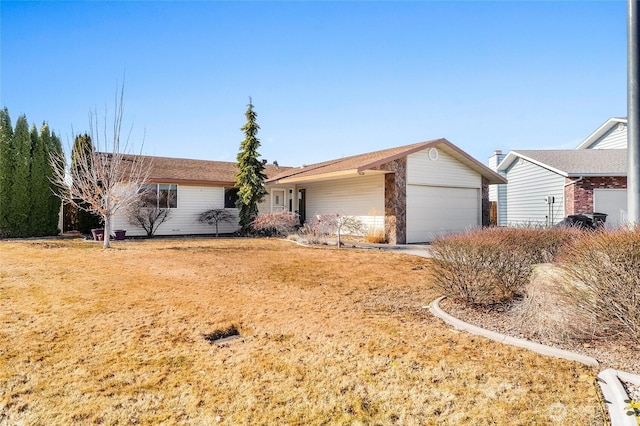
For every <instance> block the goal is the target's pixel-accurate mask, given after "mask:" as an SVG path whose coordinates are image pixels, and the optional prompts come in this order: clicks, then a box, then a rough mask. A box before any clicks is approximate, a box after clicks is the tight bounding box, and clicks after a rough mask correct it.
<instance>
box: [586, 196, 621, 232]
mask: <svg viewBox="0 0 640 426" xmlns="http://www.w3.org/2000/svg"><path fill="white" fill-rule="evenodd" d="M593 211H594V212H597V213H605V214H606V215H607V222H606V225H607V227H608V228H618V227H620V226H622V225H624V224H626V223H627V220H628V218H627V190H626V189H594V190H593Z"/></svg>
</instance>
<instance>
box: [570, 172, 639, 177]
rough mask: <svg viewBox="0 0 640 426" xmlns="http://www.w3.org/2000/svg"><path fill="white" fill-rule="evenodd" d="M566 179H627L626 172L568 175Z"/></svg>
mask: <svg viewBox="0 0 640 426" xmlns="http://www.w3.org/2000/svg"><path fill="white" fill-rule="evenodd" d="M566 177H569V178H581V177H627V173H626V172H614V173H606V172H604V173H603V172H601V173H568V174H567V176H566Z"/></svg>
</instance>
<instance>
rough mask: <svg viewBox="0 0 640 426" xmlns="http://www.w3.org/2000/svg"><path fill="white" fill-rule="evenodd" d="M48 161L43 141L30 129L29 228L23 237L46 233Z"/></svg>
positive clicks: (34, 129)
mask: <svg viewBox="0 0 640 426" xmlns="http://www.w3.org/2000/svg"><path fill="white" fill-rule="evenodd" d="M48 164H49V159H48V155H47V150H46V147H45V145H44V141H43V140H42V138H41V137H40V134H39V133H38V129H36V126H35V125H33V126H32V127H31V169H30V172H29V192H30V198H29V202H30V206H29V228H28V230H27V234H26V235H25V236H28V237H32V236H42V235H46V231H47V222H48V218H47V214H48V209H47V199H48V197H49V180H48V179H47V168H48Z"/></svg>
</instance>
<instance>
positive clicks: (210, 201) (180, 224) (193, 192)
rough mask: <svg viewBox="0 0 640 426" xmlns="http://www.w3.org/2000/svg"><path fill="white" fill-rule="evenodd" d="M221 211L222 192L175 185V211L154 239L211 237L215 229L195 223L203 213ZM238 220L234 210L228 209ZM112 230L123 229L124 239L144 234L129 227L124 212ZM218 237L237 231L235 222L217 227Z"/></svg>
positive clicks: (216, 189)
mask: <svg viewBox="0 0 640 426" xmlns="http://www.w3.org/2000/svg"><path fill="white" fill-rule="evenodd" d="M221 208H224V188H222V187H212V186H195V185H178V207H177V208H175V209H170V213H169V218H168V219H167V220H166V221H165V222H164V223H163V224H161V225H160V226H159V227H158V230H157V231H156V234H155V235H190V234H214V233H215V226H214V225H207V224H204V223H200V222H198V215H199V214H200V213H202V212H203V211H205V210H210V209H221ZM228 210H230V211H231V212H233V214H234V215H236V217H237V210H236V209H228ZM114 219H115V220H114V227H113V229H126V230H127V235H130V236H145V235H146V233H145V231H144V230H143V229H142V228H140V227H137V226H135V225H132V224H130V223H128V221H127V218H126V215H125V212H123V211H119V212H118V214H117V215H116V217H115V218H114ZM218 227H219V231H220V233H221V234H224V233H232V232H235V231H237V230H238V220H237V219H236V220H234V221H233V222H231V223H227V222H224V223H220V224H219V226H218Z"/></svg>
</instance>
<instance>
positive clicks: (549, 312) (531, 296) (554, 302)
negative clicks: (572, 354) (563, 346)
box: [510, 263, 599, 342]
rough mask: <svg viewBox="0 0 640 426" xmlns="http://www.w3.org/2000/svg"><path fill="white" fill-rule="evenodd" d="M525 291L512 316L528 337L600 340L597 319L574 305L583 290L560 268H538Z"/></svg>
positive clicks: (560, 339)
mask: <svg viewBox="0 0 640 426" xmlns="http://www.w3.org/2000/svg"><path fill="white" fill-rule="evenodd" d="M524 290H525V291H524V293H525V294H524V297H523V298H522V299H521V300H519V301H518V302H516V303H515V304H514V305H513V308H512V309H511V311H510V315H511V317H512V319H513V320H514V321H515V322H516V323H517V324H518V326H519V328H520V329H521V330H523V332H524V333H525V334H526V335H529V336H532V337H534V338H540V339H544V340H548V341H556V342H562V341H566V340H569V339H572V340H575V339H577V340H585V339H591V338H595V337H599V329H598V327H597V324H596V322H595V321H594V318H593V317H592V316H590V315H589V314H588V313H587V312H585V311H584V310H583V309H580V307H579V306H578V305H577V304H576V303H575V300H576V295H577V294H578V292H580V291H582V290H581V289H580V288H579V287H576V285H575V284H572V283H571V282H570V280H569V279H567V275H566V273H565V271H564V269H563V268H562V267H560V266H559V265H556V264H549V263H545V264H540V265H537V266H536V267H535V270H534V272H533V274H532V276H531V280H530V281H529V283H528V284H527V285H526V286H525V289H524Z"/></svg>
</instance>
